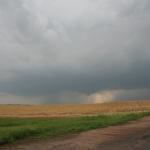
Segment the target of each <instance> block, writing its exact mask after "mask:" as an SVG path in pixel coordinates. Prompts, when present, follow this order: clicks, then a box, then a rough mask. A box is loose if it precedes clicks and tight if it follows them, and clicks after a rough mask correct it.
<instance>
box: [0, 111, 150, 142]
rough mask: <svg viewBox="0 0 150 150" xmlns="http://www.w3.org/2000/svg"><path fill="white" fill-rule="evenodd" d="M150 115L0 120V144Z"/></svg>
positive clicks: (119, 122)
mask: <svg viewBox="0 0 150 150" xmlns="http://www.w3.org/2000/svg"><path fill="white" fill-rule="evenodd" d="M147 115H150V112H142V113H128V114H127V113H125V114H123V113H121V114H113V115H100V116H89V117H72V118H70V117H68V118H66V117H65V118H49V119H48V118H41V119H40V118H34V119H33V118H28V119H27V118H24V119H23V118H22V119H21V118H0V144H5V143H11V142H14V141H16V140H17V139H23V138H27V137H36V138H43V137H51V138H52V137H56V136H60V135H66V134H73V133H78V132H81V131H86V130H90V129H96V128H102V127H107V126H110V125H116V124H122V123H126V122H128V121H131V120H136V119H139V118H142V117H144V116H147Z"/></svg>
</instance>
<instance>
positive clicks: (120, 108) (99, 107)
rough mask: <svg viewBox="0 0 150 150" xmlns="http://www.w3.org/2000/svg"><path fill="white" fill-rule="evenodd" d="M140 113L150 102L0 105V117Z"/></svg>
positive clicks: (145, 109)
mask: <svg viewBox="0 0 150 150" xmlns="http://www.w3.org/2000/svg"><path fill="white" fill-rule="evenodd" d="M140 111H150V101H128V102H111V103H103V104H64V105H63V104H59V105H0V117H33V118H34V117H65V116H80V115H96V114H104V113H118V112H140Z"/></svg>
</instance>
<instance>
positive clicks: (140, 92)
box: [0, 0, 150, 103]
mask: <svg viewBox="0 0 150 150" xmlns="http://www.w3.org/2000/svg"><path fill="white" fill-rule="evenodd" d="M118 99H133V100H134V99H150V0H0V103H91V102H94V103H95V102H103V101H112V100H118Z"/></svg>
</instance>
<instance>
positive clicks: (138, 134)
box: [0, 117, 150, 150]
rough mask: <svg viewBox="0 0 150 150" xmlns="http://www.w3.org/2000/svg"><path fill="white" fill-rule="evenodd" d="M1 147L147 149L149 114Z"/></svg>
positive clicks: (14, 149)
mask: <svg viewBox="0 0 150 150" xmlns="http://www.w3.org/2000/svg"><path fill="white" fill-rule="evenodd" d="M0 150H150V117H145V118H143V119H141V120H138V121H132V122H130V123H128V124H124V125H118V126H111V127H107V128H101V129H95V130H91V131H86V132H82V133H80V134H77V135H71V136H65V137H59V138H56V139H47V140H38V139H32V140H31V139H30V140H29V139H28V140H22V141H19V142H17V143H16V144H9V145H5V146H1V147H0Z"/></svg>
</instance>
